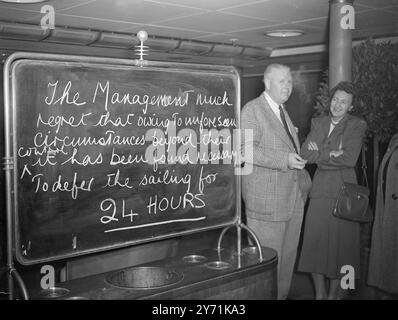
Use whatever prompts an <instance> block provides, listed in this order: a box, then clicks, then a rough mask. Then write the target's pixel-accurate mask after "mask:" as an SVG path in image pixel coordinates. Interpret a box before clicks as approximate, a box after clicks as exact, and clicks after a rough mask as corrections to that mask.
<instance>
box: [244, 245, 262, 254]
mask: <svg viewBox="0 0 398 320" xmlns="http://www.w3.org/2000/svg"><path fill="white" fill-rule="evenodd" d="M242 252H243V253H246V254H258V247H256V246H250V247H245V248H243V249H242Z"/></svg>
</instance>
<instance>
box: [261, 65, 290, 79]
mask: <svg viewBox="0 0 398 320" xmlns="http://www.w3.org/2000/svg"><path fill="white" fill-rule="evenodd" d="M281 69H287V70H288V71H290V67H288V66H285V65H284V64H280V63H271V64H269V65H268V66H267V68H265V71H264V79H265V78H267V77H268V76H269V75H270V74H271V73H272V72H274V71H275V70H281Z"/></svg>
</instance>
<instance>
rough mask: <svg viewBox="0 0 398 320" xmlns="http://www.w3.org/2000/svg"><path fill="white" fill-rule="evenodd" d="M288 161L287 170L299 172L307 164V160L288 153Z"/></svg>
mask: <svg viewBox="0 0 398 320" xmlns="http://www.w3.org/2000/svg"><path fill="white" fill-rule="evenodd" d="M288 161H289V162H288V167H289V169H299V170H301V169H303V168H304V167H305V164H306V163H307V160H304V159H303V158H301V157H300V156H299V155H298V154H297V153H289V159H288Z"/></svg>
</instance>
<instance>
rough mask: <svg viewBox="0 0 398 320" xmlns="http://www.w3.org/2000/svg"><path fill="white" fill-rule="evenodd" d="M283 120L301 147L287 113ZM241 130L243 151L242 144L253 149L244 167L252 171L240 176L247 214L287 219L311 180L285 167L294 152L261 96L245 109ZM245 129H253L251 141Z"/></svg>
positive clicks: (309, 185)
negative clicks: (247, 166)
mask: <svg viewBox="0 0 398 320" xmlns="http://www.w3.org/2000/svg"><path fill="white" fill-rule="evenodd" d="M285 117H286V122H287V123H288V126H289V128H290V132H291V133H292V135H293V138H294V140H295V143H296V146H297V148H300V145H299V141H298V137H297V133H296V130H295V128H294V125H293V123H292V122H291V120H290V118H289V116H288V115H287V114H285ZM241 128H242V129H243V137H242V143H243V148H242V150H245V148H244V145H245V144H247V145H248V147H249V149H250V147H251V146H252V147H253V148H252V149H251V150H252V151H253V153H252V157H251V156H250V157H248V156H247V155H245V161H246V164H245V165H248V162H251V163H250V165H253V171H252V173H251V174H249V175H243V176H242V196H243V199H244V201H245V205H246V209H247V211H246V213H247V215H248V216H249V215H251V218H253V219H257V220H264V221H287V220H289V219H290V217H291V216H292V214H293V209H294V206H295V203H296V200H297V198H298V197H303V198H304V197H306V194H307V193H308V190H309V188H310V187H311V178H310V176H309V174H308V172H307V171H306V170H305V169H303V170H292V169H289V168H288V155H289V153H291V152H293V153H294V152H296V151H295V149H294V146H293V143H292V141H291V140H290V138H289V136H288V135H287V133H286V131H285V128H284V127H283V125H282V123H281V121H280V120H279V119H278V118H277V117H276V115H275V114H274V112H273V111H272V109H271V107H270V106H269V104H268V102H267V100H266V99H265V96H264V93H262V94H261V95H260V96H259V97H257V98H256V99H254V100H252V101H250V102H248V103H247V104H246V105H245V106H244V108H243V110H242V114H241ZM244 130H252V132H253V139H247V136H246V137H245V136H244ZM300 191H301V192H300ZM303 202H305V200H304V201H303ZM302 205H303V206H304V204H302Z"/></svg>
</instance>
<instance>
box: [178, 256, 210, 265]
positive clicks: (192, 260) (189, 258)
mask: <svg viewBox="0 0 398 320" xmlns="http://www.w3.org/2000/svg"><path fill="white" fill-rule="evenodd" d="M206 260H207V258H206V257H205V256H200V255H197V254H191V255H189V256H185V257H183V258H182V261H184V262H186V263H201V262H204V261H206Z"/></svg>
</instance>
